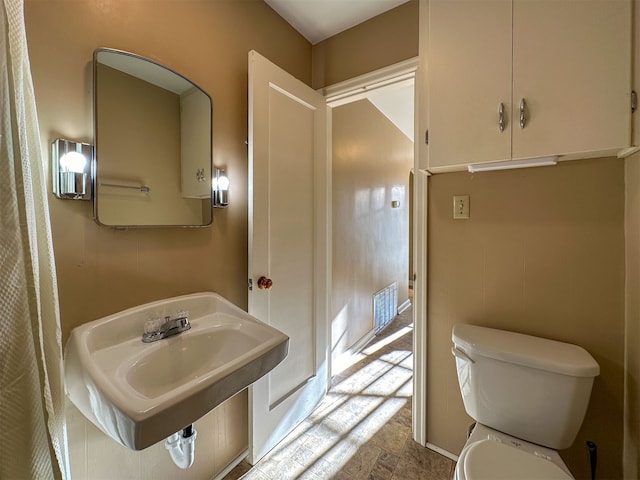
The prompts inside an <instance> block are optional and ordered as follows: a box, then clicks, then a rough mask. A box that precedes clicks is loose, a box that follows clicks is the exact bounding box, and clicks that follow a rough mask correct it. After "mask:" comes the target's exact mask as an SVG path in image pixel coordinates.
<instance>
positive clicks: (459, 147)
mask: <svg viewBox="0 0 640 480" xmlns="http://www.w3.org/2000/svg"><path fill="white" fill-rule="evenodd" d="M428 29H429V53H428V73H427V75H428V80H429V107H428V110H429V168H430V170H432V171H435V172H438V171H447V170H457V169H462V168H465V167H466V165H468V164H472V163H483V162H495V161H501V160H509V159H522V158H533V157H542V156H548V155H560V156H566V157H565V158H581V157H592V156H596V155H611V154H615V153H617V152H618V151H619V150H621V149H623V148H626V147H628V146H629V144H630V141H631V133H630V121H631V99H630V95H631V2H630V0H493V1H489V0H431V1H430V2H429V25H428ZM523 100H524V101H523ZM521 105H523V112H522V115H523V121H522V122H521V108H520V106H521ZM500 110H501V111H502V114H500V113H499V111H500ZM501 118H502V125H503V127H502V128H501V127H500V124H501V122H500V119H501ZM521 124H522V125H523V126H521Z"/></svg>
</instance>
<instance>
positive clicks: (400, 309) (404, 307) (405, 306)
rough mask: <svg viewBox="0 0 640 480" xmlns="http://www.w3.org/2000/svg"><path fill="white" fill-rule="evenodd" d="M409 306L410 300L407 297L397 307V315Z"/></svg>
mask: <svg viewBox="0 0 640 480" xmlns="http://www.w3.org/2000/svg"><path fill="white" fill-rule="evenodd" d="M409 307H411V300H409V299H408V298H407V299H406V300H405V301H404V303H403V304H402V305H400V306H399V307H398V315H399V314H401V313H402V312H405V311H407V310H408V309H409Z"/></svg>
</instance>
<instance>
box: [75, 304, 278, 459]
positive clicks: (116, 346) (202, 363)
mask: <svg viewBox="0 0 640 480" xmlns="http://www.w3.org/2000/svg"><path fill="white" fill-rule="evenodd" d="M181 310H186V311H188V312H189V321H190V323H191V329H190V330H187V331H185V332H182V333H180V334H178V335H174V336H172V337H168V338H165V339H162V340H158V341H155V342H152V343H143V342H142V333H143V332H144V328H145V322H146V321H147V320H149V319H154V318H163V317H166V316H173V315H175V314H176V312H178V311H181ZM288 349H289V337H287V336H286V335H285V334H284V333H282V332H280V331H279V330H276V329H275V328H273V327H271V326H269V325H267V324H265V323H263V322H261V321H259V320H257V319H256V318H254V317H252V316H251V315H249V314H248V313H246V312H245V311H243V310H241V309H240V308H238V307H236V306H235V305H233V304H232V303H230V302H229V301H227V300H225V299H224V298H223V297H221V296H220V295H218V294H215V293H197V294H193V295H185V296H181V297H174V298H169V299H166V300H161V301H157V302H153V303H148V304H146V305H141V306H139V307H134V308H131V309H129V310H125V311H123V312H119V313H116V314H113V315H110V316H108V317H105V318H101V319H99V320H95V321H92V322H89V323H86V324H84V325H81V326H79V327H77V328H75V329H73V331H72V332H71V336H70V338H69V341H68V342H67V345H66V349H65V355H64V372H65V385H66V390H67V394H68V395H69V398H70V399H71V401H72V402H73V403H74V405H75V406H76V407H78V409H79V410H80V411H81V412H82V413H83V414H84V415H85V416H86V417H87V418H88V419H89V420H91V422H93V423H94V424H95V425H96V426H97V427H98V428H99V429H100V430H102V431H103V432H104V433H105V434H107V435H108V436H110V437H111V438H113V439H114V440H116V441H117V442H119V443H121V444H122V445H124V446H125V447H128V448H130V449H132V450H142V449H143V448H146V447H148V446H150V445H153V444H154V443H157V442H159V441H161V440H164V439H165V438H167V437H168V436H169V435H171V434H173V433H175V432H177V431H179V430H181V429H182V428H184V427H186V426H187V425H189V424H191V423H193V422H194V421H196V420H197V419H199V418H200V417H202V416H203V415H205V414H206V413H208V412H209V411H210V410H212V409H213V408H215V407H216V406H217V405H219V404H220V403H222V402H223V401H225V400H226V399H228V398H230V397H231V396H233V395H235V394H236V393H238V392H240V391H241V390H243V389H245V388H246V387H248V386H249V385H251V384H252V383H253V382H255V381H256V380H258V379H259V378H260V377H262V376H263V375H265V374H266V373H268V372H269V371H271V370H272V369H273V368H275V367H276V366H277V365H278V364H279V363H280V362H281V361H282V360H284V358H285V357H286V356H287V353H288Z"/></svg>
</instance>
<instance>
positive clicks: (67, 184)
mask: <svg viewBox="0 0 640 480" xmlns="http://www.w3.org/2000/svg"><path fill="white" fill-rule="evenodd" d="M51 159H52V163H53V169H52V171H51V178H52V179H53V193H54V194H55V195H56V197H58V198H66V199H72V200H91V198H92V196H93V195H92V193H93V192H92V187H91V161H92V159H93V145H91V144H89V143H79V142H73V141H71V140H65V139H63V138H58V139H56V140H55V141H54V142H53V143H52V144H51Z"/></svg>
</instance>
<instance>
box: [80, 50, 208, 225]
mask: <svg viewBox="0 0 640 480" xmlns="http://www.w3.org/2000/svg"><path fill="white" fill-rule="evenodd" d="M100 53H117V54H120V55H126V56H128V57H131V58H135V59H139V60H143V61H146V62H149V63H152V64H154V65H156V66H158V67H161V68H164V69H166V70H168V71H169V72H172V73H174V74H175V75H177V76H179V77H180V78H182V79H183V80H185V81H187V82H189V83H190V84H191V85H193V86H194V87H196V88H197V89H198V90H200V91H201V92H202V93H203V94H204V95H206V97H207V98H208V99H209V107H210V125H211V128H210V129H209V145H211V147H210V149H209V152H210V154H209V165H210V171H211V172H212V173H213V170H214V166H213V99H212V98H211V96H210V95H209V94H208V93H207V92H206V91H205V90H204V89H203V88H202V87H200V86H199V85H198V84H196V83H195V82H193V81H192V80H190V79H189V78H187V77H185V76H184V75H182V74H181V73H180V72H176V71H175V70H174V69H172V68H170V67H167V66H166V65H163V64H161V63H160V62H157V61H155V60H153V59H151V58H148V57H144V56H142V55H138V54H136V53H132V52H127V51H125V50H119V49H116V48H109V47H99V48H96V49H95V50H94V51H93V69H92V70H93V92H92V94H93V145H94V154H93V157H92V159H91V186H92V189H93V220H94V221H95V222H96V223H97V224H98V225H100V226H101V227H107V228H111V229H114V230H128V229H130V228H135V229H147V228H204V227H210V226H211V225H213V215H214V214H213V212H214V208H213V196H214V195H213V186H212V187H211V196H210V200H209V209H210V212H211V215H210V217H209V218H210V219H209V222H208V223H203V224H201V225H178V224H175V225H113V224H106V223H102V222H101V221H100V218H99V216H98V181H97V176H98V166H97V158H98V155H97V152H98V105H97V103H98V102H97V95H96V91H97V89H96V87H97V83H98V78H97V71H98V54H100Z"/></svg>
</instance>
